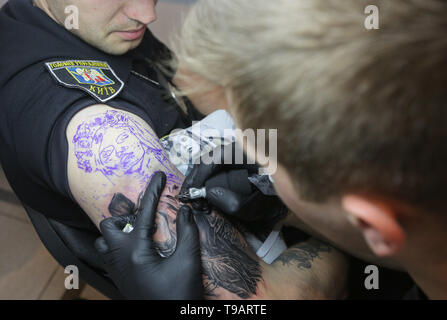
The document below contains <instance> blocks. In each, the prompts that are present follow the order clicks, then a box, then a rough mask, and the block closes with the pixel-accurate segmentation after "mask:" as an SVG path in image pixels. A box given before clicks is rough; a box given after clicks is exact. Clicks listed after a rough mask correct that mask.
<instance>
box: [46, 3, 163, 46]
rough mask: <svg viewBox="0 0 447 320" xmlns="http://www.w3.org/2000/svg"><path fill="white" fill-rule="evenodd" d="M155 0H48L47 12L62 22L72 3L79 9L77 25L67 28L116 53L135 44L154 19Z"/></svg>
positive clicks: (67, 16) (95, 44) (86, 39)
mask: <svg viewBox="0 0 447 320" xmlns="http://www.w3.org/2000/svg"><path fill="white" fill-rule="evenodd" d="M157 2H158V0H48V5H49V9H50V11H51V13H52V14H53V15H54V17H55V18H56V20H57V21H58V22H59V23H60V24H62V25H65V20H67V18H69V15H70V13H72V11H69V12H70V13H69V14H67V13H65V9H66V8H67V7H68V6H70V5H74V6H76V7H77V8H78V12H79V28H78V29H72V30H70V31H71V32H73V33H75V34H76V35H78V36H79V37H80V38H82V39H83V40H84V41H86V42H88V43H89V44H91V45H93V46H94V47H96V48H98V49H100V50H102V51H105V52H107V53H109V54H114V55H120V54H124V53H126V52H128V51H129V50H131V49H134V48H136V47H137V46H138V45H139V44H140V43H141V41H142V39H143V36H144V33H145V31H146V26H147V25H148V24H150V23H151V22H154V21H155V20H156V13H155V5H156V4H157Z"/></svg>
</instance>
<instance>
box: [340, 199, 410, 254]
mask: <svg viewBox="0 0 447 320" xmlns="http://www.w3.org/2000/svg"><path fill="white" fill-rule="evenodd" d="M342 207H343V209H344V210H345V211H346V212H347V214H348V215H349V216H348V219H349V221H350V222H351V223H352V224H354V225H355V226H356V227H358V228H360V229H361V230H362V232H363V236H364V238H365V240H366V242H367V243H368V245H369V247H370V248H371V250H372V251H373V252H374V253H375V254H376V255H377V256H379V257H389V256H393V255H395V254H396V253H397V252H398V251H399V250H400V249H401V248H402V247H403V245H404V243H405V238H406V236H405V231H404V230H403V229H402V227H401V225H400V223H399V221H398V219H397V213H396V212H395V211H394V210H393V209H392V207H391V206H390V205H387V203H385V202H383V201H380V200H376V199H373V198H369V197H366V196H360V195H354V194H347V195H344V196H343V197H342Z"/></svg>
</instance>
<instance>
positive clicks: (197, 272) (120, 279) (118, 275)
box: [95, 173, 203, 300]
mask: <svg viewBox="0 0 447 320" xmlns="http://www.w3.org/2000/svg"><path fill="white" fill-rule="evenodd" d="M165 184H166V176H165V174H164V173H156V174H155V175H154V176H153V178H152V180H151V182H150V183H149V186H148V188H147V190H146V193H145V195H144V197H143V199H142V201H141V207H140V209H139V213H138V214H137V216H121V217H113V218H109V219H106V220H103V221H102V222H101V224H100V229H101V232H102V233H103V237H101V238H99V239H98V240H97V241H96V243H95V246H96V249H97V250H98V251H99V253H100V255H101V256H102V258H103V260H104V264H105V268H106V271H107V272H108V274H109V276H110V277H111V279H112V280H113V282H114V283H115V284H116V286H117V287H118V289H119V290H120V292H121V293H122V294H123V295H124V296H125V297H126V298H128V299H160V300H168V299H175V300H187V299H193V300H195V299H202V297H203V287H202V272H201V260H200V244H199V233H198V229H197V225H196V223H195V220H194V217H193V214H192V211H191V209H190V208H189V207H187V206H183V207H181V208H180V210H179V211H178V215H177V248H176V250H175V252H174V253H173V254H172V256H170V257H168V258H162V257H161V256H160V255H159V254H158V253H157V251H156V249H155V247H154V243H153V240H152V235H153V230H154V229H153V226H154V220H155V213H156V209H157V205H158V201H159V198H160V195H161V193H162V191H163V189H164V186H165ZM132 222H133V223H132ZM127 223H132V224H133V227H134V229H133V231H131V232H130V233H125V232H123V231H122V230H123V228H124V227H125V225H126V224H127Z"/></svg>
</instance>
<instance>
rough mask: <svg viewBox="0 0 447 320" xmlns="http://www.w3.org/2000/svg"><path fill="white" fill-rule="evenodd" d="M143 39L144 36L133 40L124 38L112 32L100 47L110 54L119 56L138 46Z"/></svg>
mask: <svg viewBox="0 0 447 320" xmlns="http://www.w3.org/2000/svg"><path fill="white" fill-rule="evenodd" d="M142 40H143V39H142V38H141V39H137V40H132V41H129V40H123V39H122V38H121V37H119V36H117V35H114V34H112V35H110V36H109V37H108V39H107V40H105V41H104V43H103V44H102V45H101V47H100V48H99V49H101V50H102V51H104V52H106V53H108V54H111V55H116V56H119V55H123V54H126V53H127V52H129V51H131V50H133V49H135V48H136V47H138V46H139V45H140V44H141V41H142Z"/></svg>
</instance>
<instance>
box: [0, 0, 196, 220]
mask: <svg viewBox="0 0 447 320" xmlns="http://www.w3.org/2000/svg"><path fill="white" fill-rule="evenodd" d="M169 54H170V53H169V50H168V49H167V48H166V47H165V46H164V45H163V44H162V43H161V42H159V41H158V40H157V39H156V38H155V37H154V36H153V35H152V34H151V33H150V32H149V31H148V32H147V33H146V35H145V37H144V40H143V42H142V44H141V45H140V46H139V47H138V48H137V49H135V50H132V51H131V52H129V53H127V54H125V55H123V56H112V55H108V54H106V53H104V52H102V51H100V50H98V49H96V48H94V47H92V46H90V45H89V44H87V43H86V42H84V41H83V40H81V39H80V38H78V37H77V36H75V35H73V34H72V33H71V32H69V31H67V30H66V29H65V28H64V27H63V26H61V25H59V24H57V23H56V22H54V21H53V20H52V19H51V18H50V17H48V15H47V14H45V13H44V12H43V11H42V10H41V9H39V8H38V7H35V6H34V5H33V3H32V0H14V1H10V2H9V3H8V4H6V5H5V6H4V7H3V8H2V10H1V11H0V160H1V163H2V166H3V169H4V171H5V174H6V176H7V178H8V180H9V182H10V184H11V186H12V188H13V189H14V191H15V192H16V194H17V195H18V197H19V198H20V200H21V201H22V202H23V203H25V204H26V205H28V206H30V207H31V208H34V209H35V210H37V211H39V212H41V213H43V214H45V215H46V216H47V217H49V218H53V219H55V220H58V221H60V222H63V223H65V224H67V225H70V226H75V227H81V228H91V227H92V223H91V222H90V220H89V219H88V217H87V215H86V214H85V213H84V212H83V211H82V209H81V208H80V207H79V206H78V205H77V204H76V202H75V201H74V199H73V197H72V195H71V193H70V190H69V186H68V178H67V157H68V155H67V153H68V144H67V140H66V135H65V129H66V127H67V125H68V123H69V121H70V119H71V118H72V116H73V115H74V114H75V113H76V112H78V111H79V110H81V109H83V108H85V107H88V106H91V105H94V104H98V103H102V104H107V105H109V106H111V107H114V108H118V109H122V110H126V111H129V112H131V113H133V114H136V115H138V116H139V117H141V118H142V119H144V120H145V121H146V122H147V123H148V124H149V125H150V126H151V127H152V128H153V129H154V131H155V132H156V133H157V135H158V136H159V137H161V136H164V135H166V134H168V133H169V132H170V131H172V130H173V129H174V128H184V127H187V126H190V125H191V120H192V119H194V120H195V119H199V118H200V114H199V113H198V112H197V110H195V109H194V108H193V107H192V106H191V105H190V104H188V111H189V112H188V114H189V116H188V117H187V116H185V114H184V113H183V112H182V111H181V110H180V108H179V107H178V106H177V105H175V104H174V103H170V102H169V101H168V100H167V99H166V97H165V96H166V94H165V93H166V92H165V91H164V90H163V88H162V87H163V86H160V85H159V84H158V82H159V79H158V77H157V73H156V72H155V71H154V68H153V67H152V66H151V63H148V61H150V62H155V61H159V60H161V59H165V58H167V57H168V56H169ZM171 102H172V101H171ZM192 114H193V115H194V116H191V115H192Z"/></svg>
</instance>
